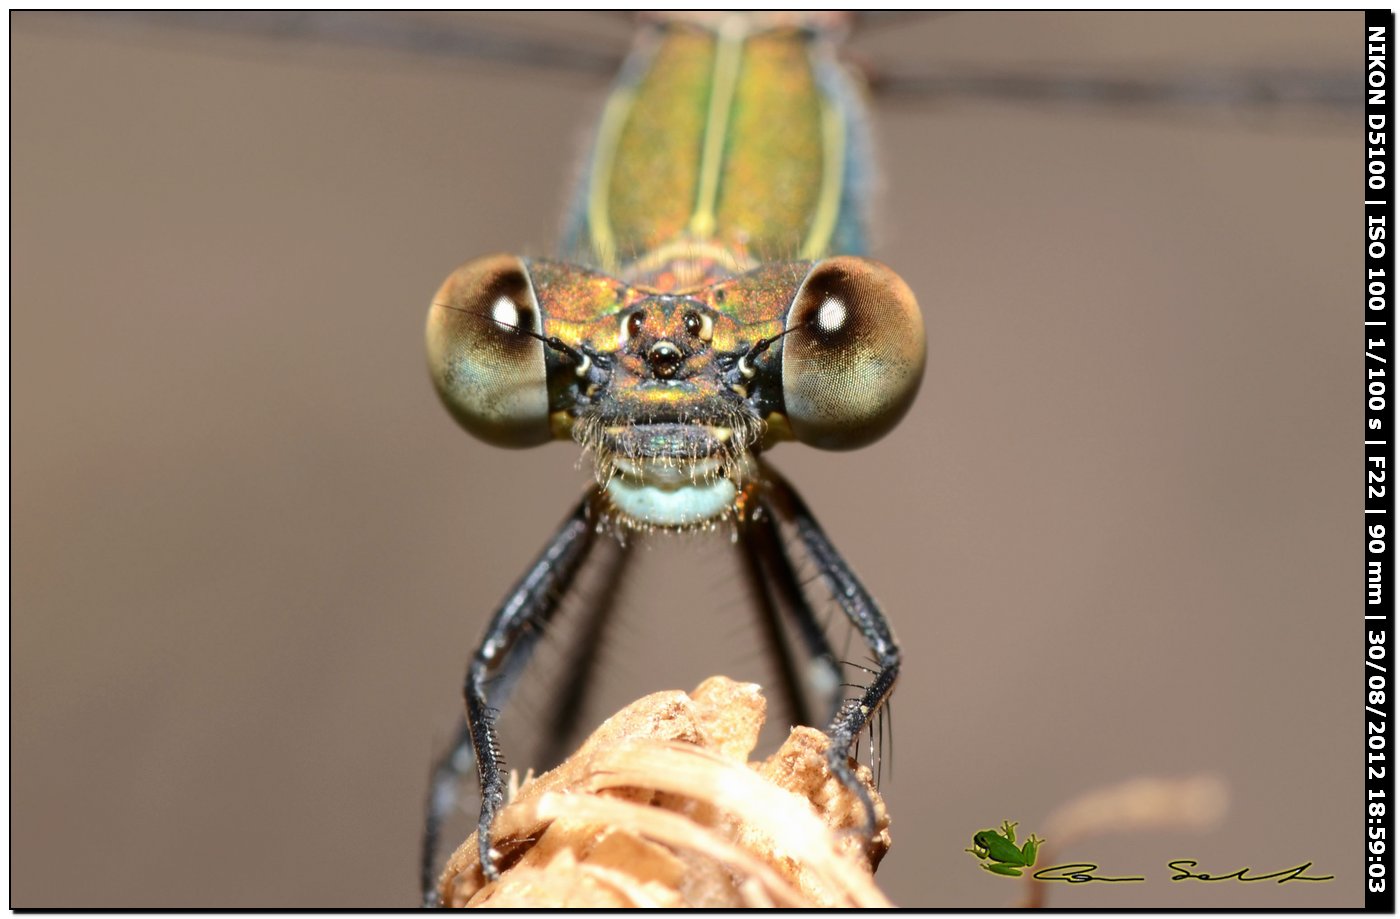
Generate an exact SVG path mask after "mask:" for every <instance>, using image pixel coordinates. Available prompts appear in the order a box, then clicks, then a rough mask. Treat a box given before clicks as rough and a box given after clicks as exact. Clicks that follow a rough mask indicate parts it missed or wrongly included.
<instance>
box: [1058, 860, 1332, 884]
mask: <svg viewBox="0 0 1400 919" xmlns="http://www.w3.org/2000/svg"><path fill="white" fill-rule="evenodd" d="M1199 865H1200V862H1198V861H1195V860H1194V859H1190V858H1178V859H1174V860H1172V861H1169V862H1167V867H1168V868H1170V869H1172V871H1173V874H1172V876H1171V880H1173V881H1244V882H1245V883H1250V882H1252V881H1276V882H1277V883H1279V884H1283V883H1286V882H1288V881H1331V880H1333V879H1334V878H1335V877H1336V875H1332V874H1329V875H1326V876H1325V877H1311V876H1309V875H1306V874H1304V873H1303V872H1305V871H1307V870H1308V869H1309V868H1311V867H1312V866H1313V863H1312V862H1303V863H1302V864H1301V865H1296V866H1294V867H1292V868H1284V869H1283V870H1282V871H1275V872H1273V873H1271V874H1251V873H1250V872H1252V871H1253V870H1254V869H1253V868H1248V867H1245V868H1241V869H1239V870H1238V871H1231V872H1230V873H1229V874H1209V873H1207V872H1205V871H1193V870H1191V869H1193V868H1196V867H1198V866H1199ZM1098 870H1099V866H1098V865H1096V864H1094V863H1093V862H1071V863H1068V864H1064V865H1054V866H1052V867H1049V868H1041V869H1040V870H1039V871H1037V872H1036V873H1035V874H1033V875H1031V877H1033V878H1035V879H1036V880H1037V881H1063V882H1064V883H1066V884H1088V883H1091V882H1094V881H1101V882H1104V883H1110V884H1118V883H1122V882H1125V881H1145V880H1147V878H1145V877H1137V876H1131V877H1105V876H1102V875H1098V874H1094V872H1095V871H1098Z"/></svg>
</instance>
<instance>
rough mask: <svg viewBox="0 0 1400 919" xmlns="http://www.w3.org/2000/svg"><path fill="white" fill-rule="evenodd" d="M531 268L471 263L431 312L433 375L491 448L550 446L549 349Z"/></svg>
mask: <svg viewBox="0 0 1400 919" xmlns="http://www.w3.org/2000/svg"><path fill="white" fill-rule="evenodd" d="M541 326H542V323H541V321H540V315H539V305H538V304H537V303H536V302H535V296H534V293H533V291H532V290H531V287H530V280H529V276H528V269H527V268H526V267H525V264H524V263H523V262H521V260H520V259H518V258H516V257H515V256H513V255H493V256H489V257H487V258H481V259H477V260H476V261H472V262H468V263H467V264H465V265H463V266H462V267H460V268H458V269H457V270H456V271H454V272H452V275H451V276H450V277H449V278H448V279H447V281H446V282H444V283H443V285H442V287H441V288H440V289H439V290H438V292H437V296H436V297H434V298H433V304H432V306H431V307H429V309H428V372H429V373H430V374H431V375H432V378H433V385H434V386H436V387H437V392H438V395H439V396H440V397H441V398H442V401H443V404H445V405H446V406H447V409H448V411H450V412H451V413H452V415H453V417H455V418H456V419H457V421H458V423H459V424H461V425H462V427H464V428H466V429H467V430H468V431H470V432H471V433H472V434H474V435H475V436H477V437H479V438H481V439H482V440H484V441H487V442H488V443H493V444H497V445H499V446H504V447H531V446H534V445H536V444H542V443H545V442H546V441H548V440H550V436H551V432H550V427H549V392H548V389H547V387H546V372H545V353H544V352H545V346H544V343H543V342H541V341H540V340H539V339H538V338H535V337H532V336H531V335H529V334H525V333H528V332H533V333H536V334H538V332H539V330H540V329H541Z"/></svg>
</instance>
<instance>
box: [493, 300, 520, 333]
mask: <svg viewBox="0 0 1400 919" xmlns="http://www.w3.org/2000/svg"><path fill="white" fill-rule="evenodd" d="M491 318H492V319H494V320H496V321H497V322H499V323H500V324H501V325H503V326H508V327H510V328H512V329H514V328H517V327H518V326H519V325H520V313H519V312H517V310H516V308H515V304H514V303H512V302H511V299H510V297H504V296H503V297H497V298H496V302H495V303H493V304H492V305H491Z"/></svg>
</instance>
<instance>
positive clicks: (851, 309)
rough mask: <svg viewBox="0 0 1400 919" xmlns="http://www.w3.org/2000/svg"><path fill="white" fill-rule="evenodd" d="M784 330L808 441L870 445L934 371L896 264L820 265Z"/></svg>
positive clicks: (792, 389) (794, 402) (786, 391)
mask: <svg viewBox="0 0 1400 919" xmlns="http://www.w3.org/2000/svg"><path fill="white" fill-rule="evenodd" d="M784 331H785V332H787V333H789V334H786V335H784V337H783V339H782V342H783V345H782V347H783V401H784V404H785V414H786V415H787V418H788V423H789V424H790V426H791V428H792V433H793V436H795V437H796V438H797V439H798V440H800V441H801V442H802V443H805V444H808V445H810V446H814V447H821V448H823V449H826V450H850V449H854V448H856V447H863V446H865V445H866V444H868V443H871V442H873V441H875V440H878V439H879V438H880V437H883V436H884V435H885V434H886V433H888V432H889V431H890V429H891V428H893V427H894V426H895V425H896V424H898V423H899V420H900V419H901V418H903V417H904V413H905V412H906V411H908V410H909V406H910V405H911V404H912V403H913V401H914V396H915V395H916V394H917V393H918V391H919V381H920V380H921V379H923V375H924V323H923V319H922V318H921V317H920V315H919V304H918V303H917V302H916V301H915V299H914V294H913V292H912V291H910V290H909V287H908V285H907V284H905V283H904V281H903V280H901V279H900V277H899V275H897V274H895V273H894V272H893V271H891V270H890V269H889V268H887V267H885V266H884V265H881V264H880V263H879V262H873V261H869V260H867V259H860V258H854V257H851V256H841V257H839V258H829V259H824V260H823V261H820V262H818V263H817V264H816V265H814V266H813V267H812V270H811V272H809V273H808V275H807V279H806V280H805V281H803V282H802V287H801V288H799V289H798V292H797V296H796V297H795V298H794V299H793V301H792V305H791V306H790V307H789V308H788V314H787V320H786V322H785V324H784Z"/></svg>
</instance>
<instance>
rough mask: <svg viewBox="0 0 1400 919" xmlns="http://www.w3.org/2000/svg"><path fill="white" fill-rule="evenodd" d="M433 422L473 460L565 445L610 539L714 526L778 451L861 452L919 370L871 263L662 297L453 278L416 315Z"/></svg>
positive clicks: (505, 273)
mask: <svg viewBox="0 0 1400 919" xmlns="http://www.w3.org/2000/svg"><path fill="white" fill-rule="evenodd" d="M427 337H428V367H429V370H430V372H431V373H432V377H433V382H434V384H435V385H436V386H437V391H438V394H439V395H440V396H441V397H442V400H443V402H444V403H445V404H446V406H447V408H448V410H449V411H450V412H452V414H453V415H454V416H455V417H456V418H457V420H458V421H459V422H460V423H461V424H462V426H463V427H465V428H466V429H467V430H468V431H470V432H471V433H473V434H475V435H476V436H477V437H480V438H481V439H483V440H486V441H488V442H490V443H494V444H498V445H501V446H511V447H526V446H534V445H536V444H540V443H545V442H547V441H549V440H552V439H564V438H573V439H575V440H577V441H578V442H579V443H581V444H583V445H584V447H586V448H587V449H588V450H590V451H591V452H592V454H593V457H594V459H595V463H596V471H597V478H598V483H599V486H600V487H601V488H602V489H603V490H604V492H605V493H606V494H607V496H608V498H609V499H610V502H611V504H612V507H613V509H614V511H615V515H616V517H617V519H618V520H619V522H621V523H623V524H625V525H627V526H633V527H641V528H651V527H673V528H680V527H694V526H703V525H706V524H709V523H712V522H714V521H717V520H721V519H723V518H725V517H726V516H728V515H729V513H730V512H731V511H732V510H733V508H734V505H735V501H736V500H737V499H738V497H739V495H740V493H741V492H742V490H743V488H744V486H745V485H746V484H747V483H748V482H749V481H750V480H751V479H752V477H753V476H754V474H755V467H754V462H753V457H754V455H755V454H756V453H757V452H758V451H759V450H761V449H764V448H766V447H768V446H770V445H772V444H773V443H776V442H777V441H780V440H797V441H800V442H802V443H806V444H810V445H811V446H815V447H821V448H823V449H829V450H845V449H853V448H855V447H861V446H864V445H865V444H868V443H870V442H872V441H874V440H876V439H878V438H879V437H881V436H883V435H884V434H885V433H886V432H888V431H889V430H890V429H891V428H893V427H894V426H895V424H896V423H897V422H898V421H899V419H900V418H901V417H903V415H904V413H905V411H906V410H908V408H909V405H910V404H911V403H912V402H913V399H914V395H915V393H916V392H917V391H918V387H919V381H920V379H921V378H922V376H923V368H924V330H923V321H922V319H921V318H920V316H919V308H918V304H917V303H916V302H915V300H914V296H913V294H912V293H911V292H910V291H909V288H908V287H907V286H906V285H905V284H904V282H903V281H902V280H900V278H899V277H898V276H897V275H896V274H894V272H892V271H890V270H889V269H888V268H886V267H885V266H883V265H881V264H879V263H878V262H873V261H868V260H865V259H859V258H854V257H848V256H842V257H837V258H828V259H822V260H819V261H815V262H813V261H798V262H779V263H773V264H769V265H765V266H763V267H761V268H758V269H755V270H753V271H750V272H747V273H745V274H741V275H737V276H735V277H732V278H726V279H724V280H720V281H716V282H713V283H708V284H705V285H702V286H698V287H693V288H690V289H684V290H677V291H664V292H663V291H661V290H657V289H652V288H648V287H643V286H639V285H632V284H628V283H625V282H622V281H619V280H616V279H614V278H610V277H608V276H606V275H602V274H599V273H596V272H593V271H589V270H587V269H583V268H578V267H575V266H572V265H567V264H564V263H561V262H553V261H542V260H534V259H521V258H516V257H515V256H508V255H498V256H491V257H488V258H484V259H478V260H476V261H473V262H469V263H467V264H466V265H463V266H462V267H461V268H458V269H457V270H456V271H455V272H453V274H452V275H451V277H449V278H448V279H447V281H446V283H444V284H443V286H442V288H441V289H440V290H439V291H438V294H437V297H436V298H434V300H433V305H432V307H431V309H430V310H429V313H428V336H427Z"/></svg>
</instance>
